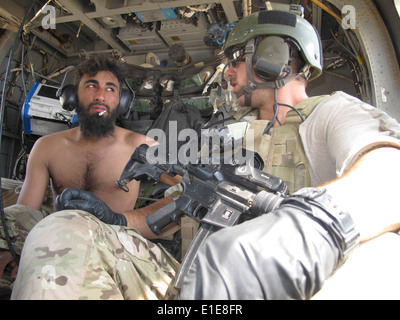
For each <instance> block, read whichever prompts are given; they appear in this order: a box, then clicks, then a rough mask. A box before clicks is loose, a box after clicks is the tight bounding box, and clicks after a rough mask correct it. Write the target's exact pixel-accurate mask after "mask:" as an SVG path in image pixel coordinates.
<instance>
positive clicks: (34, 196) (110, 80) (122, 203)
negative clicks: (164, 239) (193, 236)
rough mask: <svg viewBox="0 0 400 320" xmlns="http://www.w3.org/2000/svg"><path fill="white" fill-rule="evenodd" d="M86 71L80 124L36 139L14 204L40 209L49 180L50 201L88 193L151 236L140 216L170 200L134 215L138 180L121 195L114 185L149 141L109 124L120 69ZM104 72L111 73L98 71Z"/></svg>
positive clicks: (79, 91)
mask: <svg viewBox="0 0 400 320" xmlns="http://www.w3.org/2000/svg"><path fill="white" fill-rule="evenodd" d="M101 63H105V62H104V61H103V62H101ZM88 67H90V65H89V64H86V65H83V66H82V67H81V68H80V69H79V71H78V72H79V78H80V80H79V83H78V87H77V96H78V104H77V106H76V111H77V113H78V118H79V123H80V126H79V127H76V128H73V129H70V130H66V131H61V132H58V133H55V134H51V135H47V136H44V137H41V138H40V139H39V140H38V141H37V142H36V143H35V145H34V147H33V149H32V152H31V153H30V156H29V161H28V168H27V174H26V178H25V182H24V184H23V187H22V190H21V193H20V196H19V198H18V201H17V203H19V204H23V205H26V206H29V207H31V208H35V209H38V210H39V209H40V206H41V204H42V199H43V197H44V194H45V192H46V189H47V187H48V185H49V179H50V182H51V187H52V191H53V198H54V199H55V198H56V196H57V195H59V194H61V192H62V191H63V190H64V189H65V188H76V189H79V190H87V191H90V192H92V193H93V194H94V195H96V196H97V197H98V198H99V199H101V200H102V201H103V202H105V203H106V204H107V205H108V206H109V207H110V209H111V210H113V211H115V212H121V213H124V216H125V217H126V219H127V223H128V226H130V227H135V228H136V229H137V230H138V231H139V232H140V233H141V234H142V235H144V236H147V237H152V236H153V234H152V233H151V231H150V229H149V228H148V227H147V224H146V223H145V222H144V216H146V215H148V214H149V213H150V212H152V211H154V206H156V207H159V206H162V205H165V204H166V202H168V201H169V200H162V202H160V203H158V204H154V205H153V206H150V207H149V208H146V209H142V210H135V211H134V212H133V211H132V210H133V207H134V205H135V203H136V200H137V197H138V190H139V182H138V181H136V180H132V181H131V182H130V184H129V185H128V187H129V192H124V191H122V190H121V189H119V188H118V187H117V186H116V181H117V180H118V178H119V176H120V174H121V172H122V170H123V169H124V167H125V165H126V163H127V162H128V160H129V158H130V156H131V155H132V153H133V151H134V150H135V149H136V148H137V147H138V146H139V145H141V144H143V143H146V144H149V143H154V141H153V140H151V139H149V138H147V137H146V136H144V135H142V134H138V133H135V132H133V131H130V130H126V129H123V128H120V127H117V126H114V122H115V119H116V118H117V116H118V112H119V109H118V106H119V95H120V86H121V82H122V81H123V79H124V73H123V71H124V70H123V69H121V70H118V69H115V68H114V69H111V68H110V67H111V65H110V66H106V65H105V66H98V67H97V68H100V71H98V72H97V73H96V74H89V73H88V72H90V70H89V69H88ZM107 68H109V69H110V70H102V69H107ZM86 69H87V70H86ZM104 111H105V113H104V114H102V115H101V116H100V114H101V113H102V112H104Z"/></svg>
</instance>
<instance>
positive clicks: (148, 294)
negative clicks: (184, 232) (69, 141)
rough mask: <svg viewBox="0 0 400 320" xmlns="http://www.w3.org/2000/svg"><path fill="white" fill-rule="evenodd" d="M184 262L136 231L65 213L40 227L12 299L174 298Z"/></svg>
mask: <svg viewBox="0 0 400 320" xmlns="http://www.w3.org/2000/svg"><path fill="white" fill-rule="evenodd" d="M178 268H179V263H177V262H176V260H175V259H173V258H172V256H170V254H169V253H168V252H167V251H166V250H165V249H163V248H162V247H161V246H158V245H156V244H154V243H152V242H151V241H149V240H147V239H145V238H143V237H142V236H141V235H140V234H139V233H138V232H137V231H136V230H134V229H131V228H127V227H122V226H114V225H107V224H105V223H103V222H101V221H100V220H98V219H97V218H96V217H94V216H93V215H92V214H90V213H87V212H85V211H80V210H65V211H59V212H56V213H53V214H51V215H49V216H48V217H46V218H44V219H42V220H41V221H40V222H38V223H37V224H36V225H35V227H34V228H33V229H32V230H31V232H30V233H29V235H28V237H27V239H26V241H25V244H24V248H23V251H22V255H21V261H20V265H19V270H18V275H17V279H16V280H15V283H14V286H13V292H12V297H11V298H12V299H175V298H176V297H177V292H176V290H175V289H174V288H173V286H172V283H173V280H174V279H175V275H176V272H177V270H178Z"/></svg>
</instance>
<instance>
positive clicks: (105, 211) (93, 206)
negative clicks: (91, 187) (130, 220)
mask: <svg viewBox="0 0 400 320" xmlns="http://www.w3.org/2000/svg"><path fill="white" fill-rule="evenodd" d="M55 208H56V210H57V211H60V210H66V209H76V210H84V211H87V212H89V213H91V214H93V215H94V216H95V217H97V218H98V219H100V220H101V221H103V222H104V223H107V224H114V225H122V226H126V225H127V221H126V218H125V216H124V215H123V214H121V213H116V212H114V211H112V210H111V209H110V208H109V207H108V206H107V205H106V204H105V203H104V202H103V201H101V200H100V199H99V198H97V197H96V196H95V195H94V194H93V193H91V192H89V191H84V190H78V189H74V188H67V189H65V190H64V191H63V192H62V193H61V194H60V195H58V196H57V198H56V201H55Z"/></svg>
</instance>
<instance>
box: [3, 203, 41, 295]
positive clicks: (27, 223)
mask: <svg viewBox="0 0 400 320" xmlns="http://www.w3.org/2000/svg"><path fill="white" fill-rule="evenodd" d="M4 213H5V218H6V222H7V229H8V234H9V236H10V239H11V243H12V246H13V249H14V251H15V253H16V255H17V256H20V255H21V252H22V247H23V245H24V242H25V239H26V237H27V236H28V233H29V231H30V230H31V229H32V228H33V226H34V225H36V223H38V222H39V221H40V220H42V219H43V218H44V217H45V216H46V214H45V213H42V212H41V211H38V210H35V209H32V208H29V207H26V206H23V205H20V204H14V205H11V206H9V207H6V208H4ZM0 253H1V256H0V259H1V265H2V268H4V270H0V274H1V275H0V288H10V287H11V285H12V283H13V282H14V279H15V276H14V275H13V273H14V272H16V270H12V272H11V270H9V269H7V268H6V264H7V263H9V262H11V261H12V259H11V254H10V253H9V247H8V244H7V241H6V237H5V233H4V228H3V225H2V223H1V220H0ZM7 257H8V258H9V259H7ZM3 271H4V274H2V272H3ZM10 272H11V274H10Z"/></svg>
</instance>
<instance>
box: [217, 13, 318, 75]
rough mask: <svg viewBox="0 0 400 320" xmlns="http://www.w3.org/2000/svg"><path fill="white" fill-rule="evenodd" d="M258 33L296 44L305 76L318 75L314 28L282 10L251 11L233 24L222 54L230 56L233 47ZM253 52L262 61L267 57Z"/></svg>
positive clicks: (245, 43)
mask: <svg viewBox="0 0 400 320" xmlns="http://www.w3.org/2000/svg"><path fill="white" fill-rule="evenodd" d="M259 36H278V37H281V38H286V39H289V40H291V41H292V42H294V43H295V44H296V45H297V48H298V49H299V52H300V54H301V55H302V57H303V59H304V61H305V62H306V66H308V67H309V74H308V75H307V76H306V78H307V79H308V80H309V81H310V80H313V79H315V78H317V77H318V76H320V75H321V73H322V64H323V63H322V45H321V40H320V37H319V35H318V33H317V30H316V29H315V28H314V26H313V25H312V24H310V23H309V22H308V21H307V20H305V19H303V18H302V17H300V16H299V15H296V14H294V13H291V12H284V11H275V10H271V11H259V12H256V13H253V14H251V15H249V16H247V17H244V18H243V19H242V20H240V21H239V22H237V23H236V24H235V26H234V28H233V30H232V31H231V32H230V33H229V36H228V38H227V40H226V41H225V43H224V46H223V50H224V53H225V55H226V56H227V57H228V58H230V59H232V53H233V50H235V49H237V48H241V47H242V48H244V47H245V46H246V45H247V43H248V42H249V41H250V40H251V39H254V38H256V37H259ZM255 50H256V49H255ZM255 54H258V55H259V56H261V58H262V59H263V60H265V61H268V60H269V59H270V57H269V56H264V57H263V52H262V50H259V52H256V53H255ZM253 60H254V58H253ZM253 63H254V61H253Z"/></svg>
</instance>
